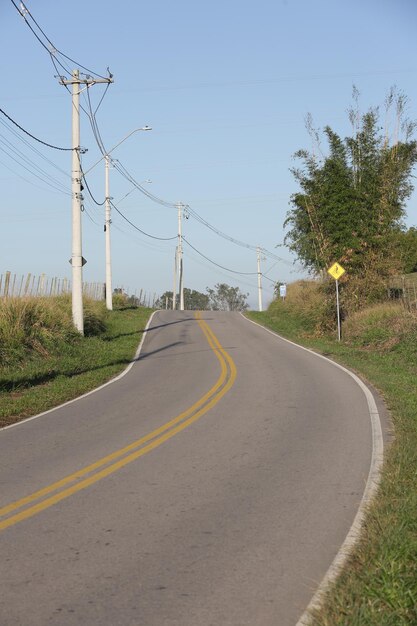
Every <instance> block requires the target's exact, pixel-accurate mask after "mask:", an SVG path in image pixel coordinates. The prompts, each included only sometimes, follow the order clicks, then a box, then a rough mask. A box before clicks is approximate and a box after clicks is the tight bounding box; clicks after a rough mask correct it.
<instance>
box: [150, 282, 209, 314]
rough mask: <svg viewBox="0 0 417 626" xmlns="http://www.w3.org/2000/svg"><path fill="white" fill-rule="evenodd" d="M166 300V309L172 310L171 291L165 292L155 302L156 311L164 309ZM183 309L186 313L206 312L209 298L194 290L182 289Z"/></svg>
mask: <svg viewBox="0 0 417 626" xmlns="http://www.w3.org/2000/svg"><path fill="white" fill-rule="evenodd" d="M167 298H168V308H169V309H171V308H172V291H165V293H163V294H162V296H160V297H159V298H158V300H157V301H156V302H155V307H156V308H157V309H165V306H166V302H167ZM177 306H178V294H177ZM184 307H185V309H186V310H187V311H206V310H207V309H208V308H209V297H208V295H207V294H205V293H201V292H200V291H196V290H195V289H188V288H187V287H184Z"/></svg>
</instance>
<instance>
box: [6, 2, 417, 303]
mask: <svg viewBox="0 0 417 626" xmlns="http://www.w3.org/2000/svg"><path fill="white" fill-rule="evenodd" d="M26 4H27V7H28V8H29V10H30V11H31V13H32V15H33V17H34V18H35V19H36V21H37V22H38V24H39V25H40V26H41V27H42V29H43V30H44V32H45V33H46V35H47V36H48V37H49V39H50V40H51V41H52V42H53V43H54V44H55V46H56V47H57V48H58V49H59V50H60V51H61V52H64V53H65V54H66V55H68V56H69V57H71V58H72V59H75V60H76V61H77V62H78V63H80V64H82V65H84V66H86V67H88V68H90V69H92V70H93V71H95V72H97V73H99V74H106V68H107V66H109V67H110V70H111V72H112V73H113V74H114V84H113V85H111V86H110V88H109V89H108V92H107V94H106V96H105V98H104V100H103V102H102V104H101V106H100V108H99V110H98V112H97V121H98V125H99V128H100V133H101V136H102V139H103V142H104V145H105V146H106V148H107V150H109V149H110V148H111V147H112V146H113V145H114V144H116V143H117V142H118V141H119V140H120V139H122V138H123V137H124V136H125V135H126V134H128V133H129V132H130V131H131V130H133V129H134V128H137V127H140V126H144V125H146V124H148V125H150V126H152V128H153V130H152V132H148V133H143V132H142V133H141V132H139V133H136V134H135V135H133V136H132V137H130V138H129V139H128V140H127V141H126V142H125V143H123V145H121V146H120V148H118V149H117V150H115V151H114V153H113V156H114V158H118V159H119V160H120V162H121V163H122V164H123V165H124V166H125V167H126V168H127V169H128V170H129V172H131V173H132V174H133V175H134V176H135V178H136V180H138V181H139V182H142V181H144V180H146V179H151V180H152V183H151V184H149V185H148V188H149V190H150V191H151V192H152V193H154V194H156V195H157V196H159V197H161V198H163V199H166V200H168V201H170V202H177V201H181V202H183V203H185V204H189V205H190V206H191V207H192V209H194V210H195V211H197V212H198V213H199V214H200V215H201V216H202V217H203V218H204V219H206V220H207V221H208V222H210V224H212V225H213V226H215V227H217V228H218V229H220V230H221V231H223V232H225V233H227V234H229V235H230V236H232V237H234V238H236V239H239V240H241V241H244V242H247V243H249V244H251V245H258V244H259V245H261V246H262V247H264V248H267V249H268V250H270V251H271V252H274V253H275V254H277V255H279V256H280V257H282V258H283V259H284V260H285V261H286V262H277V263H276V264H274V263H275V262H274V261H271V260H267V261H265V262H263V264H262V269H263V271H264V272H266V273H267V274H268V276H269V277H270V278H271V279H273V280H281V281H292V280H295V279H297V278H299V277H300V276H302V272H301V271H300V269H299V268H297V266H293V265H292V262H293V261H294V259H293V258H292V257H291V255H290V254H289V252H288V251H287V250H286V248H285V247H279V248H276V246H277V245H279V244H282V242H283V238H284V231H283V222H284V219H285V215H286V212H287V211H288V209H289V205H288V203H289V198H290V195H291V194H292V193H294V191H296V189H297V187H296V183H295V181H294V179H293V177H292V175H291V173H290V171H289V170H290V168H291V167H292V166H293V165H294V163H295V162H294V160H293V158H292V155H293V154H294V152H295V151H296V150H298V149H300V148H308V149H310V147H311V145H310V139H309V136H308V134H307V132H306V129H305V116H306V114H307V113H311V114H312V116H313V119H314V122H315V125H316V126H317V127H319V128H322V127H323V126H325V125H326V124H329V125H330V126H332V127H333V129H334V130H336V131H337V132H339V133H340V134H341V135H342V136H345V135H347V134H348V133H349V132H350V128H349V123H348V120H347V115H346V109H347V108H348V107H349V105H350V103H351V92H352V85H353V84H355V85H356V86H357V87H358V89H359V91H360V93H361V99H360V103H361V108H362V110H363V111H365V110H367V109H368V108H369V107H370V106H376V105H381V106H382V105H383V102H384V98H385V95H386V93H387V91H388V90H389V88H390V86H391V85H396V86H397V87H398V89H400V90H402V91H404V92H405V93H406V94H407V96H408V97H409V111H408V113H409V116H410V117H411V118H414V119H415V118H417V61H416V51H417V49H416V48H417V46H416V41H417V36H416V35H417V32H416V24H417V2H416V1H415V0H314V1H312V0H259V1H258V2H248V1H246V0H223V1H222V2H219V1H218V0H211V1H210V2H198V1H197V2H196V1H195V0H194V1H191V0H177V1H176V2H172V1H171V0H155V1H154V2H149V3H142V2H137V1H136V0H135V1H133V0H130V1H125V2H114V1H109V0H101V1H100V2H99V1H98V0H90V1H89V2H85V1H82V0H73V1H72V2H63V1H60V2H56V1H53V0H27V2H26ZM0 27H1V37H0V41H1V43H0V45H1V48H2V49H1V58H2V96H1V99H0V107H1V108H2V109H4V110H5V111H6V112H7V113H8V114H9V115H10V116H11V117H13V118H14V119H15V120H16V121H17V122H18V123H19V124H21V125H22V126H23V127H24V128H25V129H27V130H28V131H30V132H31V133H32V134H34V135H36V136H37V137H39V138H41V139H43V140H44V141H47V142H49V143H52V144H55V145H58V146H64V147H70V143H71V101H70V96H69V94H68V93H67V91H66V90H65V88H64V87H62V86H61V85H59V83H58V80H57V79H56V78H54V74H55V73H56V72H55V69H54V68H53V66H52V63H51V61H50V58H49V55H48V53H47V51H45V50H44V49H43V48H42V47H41V45H40V44H39V43H38V41H37V40H36V39H35V37H34V36H33V34H32V33H31V31H30V30H29V28H28V27H27V26H26V24H25V22H24V21H23V19H22V18H21V17H20V16H19V14H18V12H17V11H16V9H15V8H14V6H13V4H12V3H11V2H10V0H2V2H1V5H0ZM68 65H69V66H70V67H72V66H74V67H76V66H75V65H74V64H72V63H70V62H68ZM102 95H103V87H102V86H99V85H96V86H94V87H93V88H91V90H90V96H91V99H92V103H93V107H94V108H95V107H96V106H97V105H98V104H99V102H100V99H101V96H102ZM83 104H84V106H87V102H86V100H83ZM0 118H1V120H0V121H1V122H6V120H5V118H4V117H2V116H0ZM18 135H19V136H22V135H21V133H18ZM26 139H28V138H27V137H26ZM28 141H29V143H30V145H32V146H34V147H35V148H36V149H37V150H39V152H40V153H41V154H42V155H44V156H45V157H47V158H48V159H49V160H50V161H52V163H53V164H54V165H55V166H57V167H59V168H60V169H59V170H58V169H56V168H55V167H53V165H52V163H49V162H47V161H45V160H43V159H42V158H41V157H40V156H39V154H38V153H35V152H33V151H31V150H30V149H29V147H28V146H27V145H26V144H24V143H22V142H21V141H20V140H19V138H18V137H17V136H16V135H15V134H13V133H12V132H11V131H10V130H9V128H6V126H4V125H3V124H0V180H1V188H2V194H1V200H0V211H1V216H2V220H1V222H2V229H1V267H0V273H2V272H4V271H6V270H10V271H12V272H13V273H14V272H16V273H17V274H23V273H27V272H31V273H34V274H40V273H42V272H44V273H46V274H47V275H48V276H58V277H61V278H64V277H65V276H67V277H68V278H70V273H71V272H70V265H69V263H68V259H69V258H70V256H71V198H70V195H69V191H70V170H71V156H70V153H68V152H67V153H66V152H57V151H54V150H50V149H48V148H44V147H42V146H41V145H39V144H36V143H35V142H33V141H31V140H29V139H28ZM7 142H9V143H7ZM10 144H11V145H10ZM81 144H82V145H83V146H84V147H86V148H88V152H87V154H85V155H84V157H83V166H84V169H85V170H87V169H88V168H89V167H90V166H91V165H92V164H93V163H95V161H97V160H98V159H99V158H100V156H101V155H100V152H99V150H98V147H97V144H96V142H95V140H94V137H93V134H92V132H91V127H90V124H89V121H88V118H87V116H86V115H83V116H82V119H81ZM11 146H12V147H11ZM16 149H18V150H19V151H20V152H21V153H23V155H24V157H25V158H26V159H29V160H30V161H29V163H28V161H23V162H22V160H21V159H22V157H21V155H16V153H15V152H13V150H16ZM4 150H7V152H8V154H6V153H5V152H4ZM12 156H13V157H14V158H15V159H17V161H18V163H17V162H16V161H15V160H13V159H12ZM23 165H25V166H26V167H29V168H30V169H33V167H41V168H42V169H43V170H44V174H42V176H43V178H44V179H46V180H47V181H49V182H50V183H52V184H53V185H58V187H59V189H60V190H56V189H52V188H51V187H50V186H48V185H47V184H46V182H44V180H40V179H39V178H38V177H37V176H35V175H33V174H32V173H30V172H29V171H27V170H26V169H24V167H23ZM38 174H39V172H38ZM88 180H89V184H90V187H91V189H92V191H93V193H94V195H95V197H96V198H97V200H99V201H102V200H103V199H104V166H103V165H102V164H100V165H98V166H97V167H96V168H95V169H94V170H93V171H92V172H91V174H90V176H89V177H88ZM110 182H111V195H112V196H113V198H114V201H115V202H117V201H118V200H119V199H120V198H122V196H124V195H125V194H126V193H128V192H129V191H130V190H131V188H132V187H131V185H130V184H129V183H128V182H127V181H126V180H125V179H124V178H122V177H121V176H120V174H119V173H118V172H117V171H116V170H113V171H112V172H111V181H110ZM85 195H86V202H85V205H86V210H87V212H88V214H86V213H85V214H84V215H83V254H84V257H85V258H86V259H87V261H88V263H87V265H86V266H85V268H84V279H85V280H86V281H91V282H93V281H104V233H103V222H104V211H103V208H102V207H98V206H96V205H94V203H93V202H92V201H90V200H88V194H85ZM118 206H119V208H120V210H121V211H123V213H124V214H125V215H126V217H127V218H128V219H129V220H131V221H132V222H133V223H135V224H137V226H139V227H140V228H142V229H143V230H145V231H147V232H148V233H151V234H154V235H157V236H161V237H170V236H175V234H176V232H177V216H176V211H175V209H173V208H167V207H163V206H160V205H158V204H155V203H153V202H151V201H150V200H148V199H147V198H146V197H145V196H143V195H142V194H141V193H140V192H138V191H135V192H133V193H131V194H130V195H129V196H128V197H127V198H126V199H125V200H123V201H122V202H121V203H120V204H119V205H118ZM407 211H408V218H407V224H408V225H412V224H416V222H417V212H416V194H413V197H412V198H411V200H410V202H409V204H408V209H407ZM90 218H91V219H90ZM112 218H113V225H112V226H113V228H112V253H113V283H114V286H124V287H125V288H128V289H129V292H132V293H133V292H134V291H135V290H137V291H138V292H139V290H140V289H144V290H146V291H147V292H151V293H152V294H153V293H154V292H156V293H157V294H161V293H162V292H164V291H165V290H171V289H172V273H173V262H174V247H175V242H172V241H171V242H158V241H154V240H151V239H149V238H147V237H145V236H143V235H141V234H140V233H138V232H137V231H135V230H134V229H133V228H131V227H130V226H129V225H128V224H127V223H126V222H125V221H124V220H123V219H122V218H121V217H120V216H119V215H117V214H116V213H115V212H113V216H112ZM91 220H93V221H91ZM184 234H185V236H186V237H187V238H188V240H189V241H190V242H191V243H192V245H193V246H194V247H195V248H197V249H198V250H200V251H201V252H202V253H203V254H205V255H206V256H208V257H210V258H211V259H212V260H214V261H215V262H217V263H219V264H220V265H223V266H226V267H228V268H231V269H234V270H237V271H240V272H256V254H255V252H253V251H252V250H248V249H246V248H242V247H238V246H236V245H233V244H232V243H230V242H228V241H225V240H224V239H221V238H219V237H218V236H217V235H215V234H214V233H212V232H211V231H210V230H208V229H207V228H205V227H204V226H202V225H201V224H199V223H198V222H197V221H196V220H194V219H193V218H190V219H188V220H187V221H185V222H184ZM184 253H185V255H184V275H185V285H186V286H187V287H190V288H193V289H198V290H200V291H205V289H206V287H207V286H209V287H212V286H214V284H215V283H217V282H226V283H228V284H230V285H235V286H239V287H240V288H241V289H242V290H243V291H244V292H249V293H250V298H249V302H250V303H251V305H252V306H254V307H255V306H256V303H257V299H256V276H246V277H245V276H239V275H236V274H230V273H228V272H226V271H223V270H220V269H218V268H216V267H215V266H214V265H212V264H210V263H209V262H208V261H206V260H204V259H203V258H201V257H199V256H198V255H197V253H195V252H194V251H193V250H190V249H189V248H187V246H185V250H184ZM264 287H265V293H264V300H265V303H266V302H267V301H268V300H270V299H271V297H272V283H269V282H268V281H266V280H265V281H264Z"/></svg>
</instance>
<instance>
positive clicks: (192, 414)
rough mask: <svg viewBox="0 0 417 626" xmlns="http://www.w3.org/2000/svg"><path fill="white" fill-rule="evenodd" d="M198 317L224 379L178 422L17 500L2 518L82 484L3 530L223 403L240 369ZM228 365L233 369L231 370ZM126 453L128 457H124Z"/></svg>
mask: <svg viewBox="0 0 417 626" xmlns="http://www.w3.org/2000/svg"><path fill="white" fill-rule="evenodd" d="M196 318H197V321H198V323H199V325H200V328H201V330H202V331H203V333H204V335H205V337H206V339H207V342H208V344H209V345H210V347H211V349H212V350H213V351H214V353H215V355H216V357H217V359H218V361H219V363H220V367H221V373H220V376H219V378H218V380H217V382H216V383H215V384H214V385H213V387H212V388H211V389H210V390H209V391H208V392H207V393H206V394H204V396H202V397H201V398H200V399H199V400H198V401H197V402H195V403H194V404H193V405H192V406H191V407H189V408H188V409H187V410H186V411H184V412H183V413H181V414H180V415H178V416H177V417H175V418H174V419H172V420H170V421H169V422H167V423H166V424H163V425H162V426H160V427H159V428H157V429H156V430H153V431H152V432H150V433H148V434H147V435H145V436H144V437H141V438H140V439H138V440H136V441H134V442H133V443H131V444H129V445H128V446H126V447H124V448H122V449H120V450H117V451H116V452H113V453H112V454H109V455H107V456H106V457H103V458H102V459H99V460H98V461H96V462H95V463H92V464H91V465H88V466H87V467H85V468H82V469H81V470H79V471H77V472H74V473H73V474H70V475H69V476H66V477H65V478H63V479H61V480H59V481H57V482H55V483H53V484H51V485H48V486H47V487H44V488H43V489H40V490H38V491H36V492H35V493H33V494H30V495H28V496H26V497H24V498H21V499H20V500H17V501H16V502H12V503H11V504H9V505H7V506H5V507H3V508H1V509H0V515H1V516H4V515H7V514H8V513H11V512H12V511H15V510H16V509H19V508H21V507H23V506H25V505H27V504H30V503H32V502H35V501H36V500H39V499H40V498H42V497H44V496H46V495H48V494H50V493H52V492H53V491H57V490H58V489H60V488H61V487H65V485H68V484H69V483H72V482H74V481H78V482H76V483H75V484H74V485H71V486H68V487H67V488H66V489H63V490H62V491H60V492H59V493H56V494H55V495H53V496H50V497H49V498H46V499H45V500H42V501H41V502H38V503H36V504H33V505H32V506H30V507H29V508H27V509H25V510H23V511H21V512H19V513H16V514H15V515H12V516H11V517H9V518H7V519H5V520H3V521H1V522H0V530H4V529H5V528H8V527H9V526H12V525H14V524H16V523H18V522H20V521H22V520H24V519H27V518H29V517H32V516H33V515H36V514H37V513H39V512H41V511H43V510H45V509H47V508H49V507H50V506H53V505H54V504H56V503H58V502H60V501H61V500H64V499H65V498H68V497H69V496H71V495H73V494H74V493H77V492H78V491H81V490H82V489H86V488H87V487H89V486H90V485H92V484H94V483H96V482H98V481H99V480H101V479H102V478H105V477H106V476H109V475H110V474H112V473H114V472H116V471H117V470H119V469H121V468H122V467H124V466H125V465H127V464H128V463H131V462H132V461H134V460H136V459H138V458H139V457H141V456H143V455H144V454H147V453H148V452H150V451H151V450H153V449H154V448H157V447H158V446H160V445H161V444H162V443H164V442H165V441H167V440H168V439H171V437H174V436H175V435H176V434H178V433H179V432H181V431H182V430H184V429H185V428H187V426H189V425H190V424H192V423H193V422H195V421H197V420H198V419H199V418H200V417H201V416H202V415H204V414H205V413H207V412H208V411H209V410H210V409H211V408H213V407H214V406H215V405H216V404H217V403H218V402H219V400H221V398H222V397H223V396H224V395H225V394H226V393H227V392H228V391H229V389H230V388H231V387H232V385H233V383H234V381H235V379H236V366H235V364H234V362H233V359H232V358H231V357H230V355H229V354H228V353H227V352H226V351H225V350H224V348H223V347H222V346H221V344H220V342H219V340H218V339H217V337H216V336H215V334H214V333H213V331H212V330H211V328H210V327H209V326H208V325H207V324H206V322H204V320H202V319H201V314H196ZM227 365H228V366H229V367H227ZM228 372H229V374H228ZM167 431H168V432H167ZM151 440H153V441H151ZM149 441H150V443H148V444H147V445H145V446H143V444H145V443H147V442H149ZM140 446H143V447H142V448H140V450H136V451H135V452H131V451H132V450H134V449H135V448H138V447H140ZM128 452H131V453H130V454H127V453H128ZM126 454H127V456H124V455H126ZM122 456H124V458H122V459H120V460H118V461H117V462H115V463H112V464H111V465H108V466H107V467H105V468H103V469H102V470H101V471H98V472H96V473H95V474H93V475H92V476H89V477H87V478H84V479H83V480H80V479H81V478H83V477H84V476H86V475H87V474H90V473H91V472H93V471H94V470H97V469H98V468H100V467H102V466H103V465H107V464H108V463H111V461H114V460H115V459H118V458H120V457H122Z"/></svg>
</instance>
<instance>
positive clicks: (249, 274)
mask: <svg viewBox="0 0 417 626" xmlns="http://www.w3.org/2000/svg"><path fill="white" fill-rule="evenodd" d="M182 240H183V241H185V243H186V244H187V246H190V248H192V249H193V250H194V252H197V254H199V255H200V256H202V257H203V259H206V261H209V262H210V263H212V264H213V265H216V266H217V267H220V268H221V269H222V270H226V271H227V272H232V274H240V275H241V276H257V274H258V272H238V271H236V270H231V269H230V268H228V267H224V265H220V264H219V263H216V262H215V261H213V260H212V259H209V257H208V256H206V255H205V254H203V253H202V252H200V250H197V248H194V246H193V245H192V244H191V243H190V242H189V241H188V240H187V239H186V238H185V237H184V236H182Z"/></svg>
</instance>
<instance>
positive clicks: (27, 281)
mask: <svg viewBox="0 0 417 626" xmlns="http://www.w3.org/2000/svg"><path fill="white" fill-rule="evenodd" d="M30 276H31V275H30V274H28V275H27V277H26V282H25V290H24V292H23V295H24V296H27V293H28V289H29V285H30Z"/></svg>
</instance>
